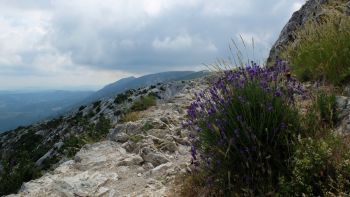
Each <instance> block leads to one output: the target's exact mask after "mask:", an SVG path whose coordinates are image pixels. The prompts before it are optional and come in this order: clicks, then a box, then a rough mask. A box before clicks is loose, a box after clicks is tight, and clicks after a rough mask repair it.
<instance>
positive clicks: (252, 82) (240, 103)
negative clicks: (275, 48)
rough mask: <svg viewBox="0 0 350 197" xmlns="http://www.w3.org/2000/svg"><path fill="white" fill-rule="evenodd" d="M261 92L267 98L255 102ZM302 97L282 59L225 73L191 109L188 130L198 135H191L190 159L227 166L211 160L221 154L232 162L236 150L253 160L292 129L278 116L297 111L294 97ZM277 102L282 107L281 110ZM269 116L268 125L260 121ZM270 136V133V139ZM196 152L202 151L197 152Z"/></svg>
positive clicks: (301, 88)
mask: <svg viewBox="0 0 350 197" xmlns="http://www.w3.org/2000/svg"><path fill="white" fill-rule="evenodd" d="M249 88H250V89H249ZM254 88H255V89H254ZM247 89H249V91H250V92H249V91H246V90H247ZM259 91H261V92H262V95H263V96H262V97H264V98H254V95H257V93H256V92H259ZM250 93H251V94H250ZM304 94H305V91H304V89H303V87H302V86H301V84H300V83H299V82H297V80H296V79H295V78H294V77H292V76H291V74H290V70H289V67H288V64H287V62H285V61H281V60H278V61H277V62H276V63H275V64H274V65H273V66H271V67H262V66H259V65H257V64H256V63H254V62H251V63H250V64H248V65H246V66H245V67H239V68H236V69H233V70H225V71H223V72H222V74H221V77H219V78H218V79H217V80H216V81H214V83H213V85H212V86H211V87H210V88H208V89H207V90H204V91H203V92H200V93H199V94H197V95H196V100H195V101H194V102H192V103H191V105H190V106H189V108H188V111H187V112H188V121H187V123H186V126H189V127H191V128H193V129H194V130H195V131H197V134H198V135H194V136H192V144H193V145H192V148H191V155H192V159H193V160H196V159H198V157H197V156H196V155H197V154H198V153H200V154H201V157H200V158H204V160H205V162H204V163H207V164H213V163H216V164H218V163H223V161H220V160H219V161H216V162H211V161H212V160H213V159H216V160H217V157H219V156H218V155H221V156H222V155H224V156H225V157H229V156H228V155H229V154H230V152H233V151H232V150H233V149H234V150H236V153H237V154H242V157H244V158H245V159H248V158H250V157H253V154H252V152H254V151H257V150H258V148H259V147H258V146H260V145H261V144H263V143H273V141H274V140H277V139H278V135H276V133H278V132H282V131H284V130H286V129H288V126H289V122H288V120H285V118H284V116H283V115H280V114H281V113H280V111H282V110H284V109H282V107H281V105H282V106H283V105H288V106H293V105H294V102H295V96H296V95H304ZM264 95H265V96H264ZM260 99H261V100H260ZM279 101H283V103H284V104H281V105H278V102H279ZM277 108H278V109H277ZM276 110H279V111H276ZM260 113H261V114H260ZM275 114H277V115H275ZM256 116H259V117H260V119H259V118H255V117H256ZM265 116H266V122H262V118H261V117H265ZM275 117H277V118H275ZM263 121H265V120H263ZM265 130H266V132H265ZM267 131H268V132H272V134H271V135H270V134H268V135H267V137H266V136H265V133H267ZM259 140H260V141H261V142H260V141H259ZM203 141H206V142H205V143H204V142H203ZM246 141H249V142H253V143H252V144H246ZM265 141H266V142H265ZM213 143H214V145H213ZM212 145H213V146H215V147H211V146H212ZM198 148H199V149H201V150H200V151H197V149H198ZM220 165H222V164H220Z"/></svg>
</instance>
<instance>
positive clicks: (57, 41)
mask: <svg viewBox="0 0 350 197" xmlns="http://www.w3.org/2000/svg"><path fill="white" fill-rule="evenodd" d="M304 2H305V0H282V1H281V0H268V1H253V0H244V1H243V0H237V1H229V0H220V1H216V2H213V1H209V0H204V1H200V0H187V1H185V0H179V1H176V2H175V1H171V0H141V1H136V0H131V1H130V0H106V1H103V2H101V1H97V0H88V1H86V0H74V1H72V0H51V1H47V0H26V1H22V0H0V12H1V14H0V29H1V33H0V90H1V91H4V90H6V91H9V90H25V91H27V90H51V89H54V90H97V89H99V88H101V87H103V86H105V85H107V84H109V83H112V82H114V81H117V80H119V79H121V78H124V77H129V76H141V75H145V74H150V73H158V72H163V71H174V70H193V71H198V70H204V69H205V67H204V66H203V64H211V63H213V62H215V61H216V59H217V58H227V57H228V56H229V50H228V45H229V42H230V40H231V39H236V40H240V38H239V36H240V35H241V36H242V37H243V39H245V41H246V42H248V43H249V42H250V41H251V39H252V37H253V38H254V40H255V46H256V50H255V52H256V54H257V57H258V58H259V59H262V58H264V57H266V56H267V53H268V51H269V49H270V47H271V46H272V44H273V43H274V42H275V40H276V39H277V36H278V34H279V33H280V31H281V29H282V28H283V25H284V24H285V23H286V22H287V20H288V19H289V18H290V16H291V14H292V13H293V12H294V11H296V10H297V9H299V8H300V6H301V5H302V4H303V3H304ZM262 10H263V11H264V12H262Z"/></svg>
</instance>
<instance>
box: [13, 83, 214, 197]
mask: <svg viewBox="0 0 350 197" xmlns="http://www.w3.org/2000/svg"><path fill="white" fill-rule="evenodd" d="M180 84H181V85H179V84H173V87H170V86H169V87H168V88H167V89H168V90H169V91H168V92H167V93H165V95H166V97H167V98H166V99H161V100H159V103H158V104H157V106H154V107H151V108H149V109H147V110H146V111H144V112H143V113H142V114H143V116H142V117H141V118H140V119H139V120H137V121H135V122H126V123H118V124H115V125H114V128H112V129H110V132H109V134H108V135H107V139H106V140H105V141H102V142H98V143H94V144H88V145H85V146H84V147H83V148H82V149H81V150H80V151H79V152H78V153H77V154H76V155H75V157H74V160H68V161H66V162H64V163H62V164H60V165H59V166H58V167H57V168H56V169H55V170H53V171H52V172H48V173H46V174H45V175H44V176H42V177H41V178H39V179H36V180H32V181H30V182H27V183H25V184H23V185H22V188H21V190H20V191H19V193H18V194H13V195H10V196H12V197H15V196H28V197H40V196H52V197H54V196H67V197H70V196H71V197H75V196H108V197H113V196H166V195H167V193H168V192H169V191H168V188H169V185H170V184H172V181H173V180H174V177H175V175H176V174H178V173H180V172H186V168H187V167H188V166H189V165H190V157H191V156H190V154H189V151H190V146H189V141H188V135H189V132H190V131H188V130H186V129H183V128H182V122H183V121H184V120H185V117H184V116H185V114H186V108H187V107H188V105H189V103H190V102H191V101H192V100H193V99H194V93H195V92H199V91H200V90H203V89H204V88H206V86H207V85H206V80H205V79H198V80H195V81H190V82H186V83H181V82H180Z"/></svg>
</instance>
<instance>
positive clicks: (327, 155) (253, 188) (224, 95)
mask: <svg viewBox="0 0 350 197" xmlns="http://www.w3.org/2000/svg"><path fill="white" fill-rule="evenodd" d="M344 3H345V1H330V2H329V3H326V4H325V5H324V6H329V8H328V10H329V11H330V13H327V14H326V15H324V16H323V17H320V18H318V20H310V21H309V22H307V24H306V25H305V26H304V27H303V28H301V29H299V30H298V31H296V33H295V38H296V39H295V40H293V42H290V43H288V45H286V46H285V47H284V48H283V50H282V51H281V54H282V57H283V58H285V59H286V60H288V61H282V60H277V61H276V63H275V64H273V65H271V66H269V67H264V66H259V65H257V64H255V63H253V62H252V63H249V64H247V65H242V66H239V67H238V68H237V69H234V70H228V71H223V72H222V74H221V77H220V78H219V79H217V80H216V81H215V82H213V83H212V85H211V87H209V88H208V89H207V90H204V91H203V92H202V93H200V94H198V95H197V99H196V100H195V101H194V102H193V103H192V104H191V105H190V107H189V109H188V122H187V124H186V127H189V128H192V129H193V130H196V131H197V132H196V134H194V135H193V136H192V141H191V142H192V149H191V155H192V163H193V166H194V172H193V173H192V174H191V175H187V176H185V177H184V178H183V179H184V180H182V181H180V185H181V189H180V191H179V192H181V194H182V196H348V195H350V153H349V148H350V147H349V146H350V145H349V139H350V138H349V133H348V130H342V132H336V131H338V129H337V126H338V125H339V123H340V121H341V120H340V118H339V117H343V116H340V115H339V111H338V109H339V100H341V98H344V97H339V96H337V95H336V94H338V93H339V91H338V90H337V89H339V88H338V87H345V86H347V85H348V84H347V82H348V80H349V75H350V72H349V71H350V64H349V63H350V59H349V58H350V20H349V17H348V16H345V15H344V14H339V13H338V11H337V9H340V8H342V7H341V5H343V4H344ZM333 11H334V12H333ZM288 62H289V63H288ZM302 82H303V83H302ZM320 82H321V83H320ZM313 83H316V85H311V84H313ZM345 98H347V97H345ZM348 113H349V112H348Z"/></svg>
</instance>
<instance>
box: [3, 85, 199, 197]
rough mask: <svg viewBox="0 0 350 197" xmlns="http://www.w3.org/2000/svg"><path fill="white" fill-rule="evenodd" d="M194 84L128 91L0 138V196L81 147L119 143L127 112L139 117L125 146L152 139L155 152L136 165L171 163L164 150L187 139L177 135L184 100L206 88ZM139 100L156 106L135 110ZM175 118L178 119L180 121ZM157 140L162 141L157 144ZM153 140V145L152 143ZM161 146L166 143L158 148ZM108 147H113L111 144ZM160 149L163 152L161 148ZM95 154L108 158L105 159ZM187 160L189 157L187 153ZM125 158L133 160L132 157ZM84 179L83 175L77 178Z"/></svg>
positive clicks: (68, 158) (68, 156) (52, 166)
mask: <svg viewBox="0 0 350 197" xmlns="http://www.w3.org/2000/svg"><path fill="white" fill-rule="evenodd" d="M198 80H201V79H198ZM198 80H196V82H192V81H173V82H168V83H158V84H156V85H152V86H148V87H145V88H140V89H139V90H128V91H125V92H124V93H121V94H118V95H117V96H116V97H115V98H110V99H104V100H102V101H96V102H94V103H92V104H91V105H88V106H82V107H80V108H79V109H77V110H74V111H72V112H71V113H69V114H67V115H65V116H62V117H59V118H56V119H53V120H50V121H46V122H43V123H40V124H35V125H31V126H28V127H22V128H18V129H16V130H13V131H8V132H5V133H2V134H0V159H1V163H0V182H1V183H2V184H0V195H4V194H9V193H13V192H16V190H17V189H18V188H19V187H20V186H21V184H22V182H27V181H30V180H32V179H36V178H38V177H40V176H41V175H42V173H45V172H47V171H50V170H52V169H55V168H56V167H57V166H58V165H60V164H62V165H65V164H63V163H64V162H66V161H70V160H71V159H72V158H74V156H75V154H76V153H77V152H78V151H79V150H80V149H81V148H82V147H85V146H84V145H85V144H90V143H95V142H99V141H101V140H105V139H106V137H107V136H110V137H109V138H108V139H109V140H111V141H117V142H118V141H119V140H120V139H119V137H116V135H118V134H119V132H120V129H123V127H128V128H129V126H130V123H127V122H125V117H126V116H128V114H130V113H131V114H132V113H136V114H138V117H139V118H140V119H139V121H138V120H137V121H136V122H137V123H136V124H137V126H136V127H134V126H132V125H131V126H130V129H132V132H136V133H128V132H127V133H126V134H127V135H129V138H128V139H129V140H127V141H128V143H129V144H130V143H131V144H130V145H131V146H135V145H137V144H138V142H140V140H141V141H142V139H145V140H146V139H147V140H146V141H149V140H151V141H152V143H155V144H153V145H152V147H153V146H154V148H156V149H152V150H150V151H151V152H153V151H155V152H154V154H150V155H148V153H150V152H148V153H147V154H146V153H144V154H146V156H145V155H139V156H138V157H137V158H140V157H142V158H143V161H144V162H141V163H142V164H145V163H147V162H148V163H152V165H153V167H150V169H148V170H151V169H155V168H156V167H157V166H158V165H160V164H163V163H164V161H168V160H169V161H170V160H172V159H174V158H175V155H173V154H174V152H173V151H171V154H169V153H167V151H169V148H175V147H179V146H180V145H179V144H181V143H185V144H187V145H188V143H186V140H184V139H183V138H184V137H185V136H186V135H187V134H186V133H183V132H182V131H181V121H182V120H183V118H181V117H183V115H184V114H185V113H186V110H185V108H186V106H187V105H188V103H189V102H188V99H192V97H191V96H192V93H194V92H195V91H198V90H200V89H201V87H203V86H204V85H205V82H204V81H198ZM183 97H185V98H186V99H187V100H186V99H185V101H181V103H179V102H180V100H181V99H184V98H183ZM142 98H152V99H157V103H158V105H157V106H156V107H155V108H154V107H151V108H150V109H149V110H150V111H149V110H147V111H138V110H140V108H139V107H134V106H135V105H136V103H138V105H140V100H142ZM174 102H176V103H174ZM141 104H142V103H141ZM142 105H143V104H142ZM163 105H164V106H163ZM158 106H159V107H160V108H158ZM142 109H143V108H142ZM156 109H157V111H158V112H157V113H156V114H155V111H153V110H156ZM135 110H136V111H135ZM180 114H181V116H180V117H179V115H180ZM164 117H168V118H164ZM174 129H175V130H176V131H177V133H178V132H180V134H181V133H182V134H181V138H179V137H178V136H174ZM148 131H149V132H150V133H149V134H147V133H145V132H148ZM152 133H153V134H152ZM162 133H163V134H164V135H163V134H162ZM146 134H147V135H146ZM167 134H169V135H170V136H169V135H167ZM143 135H146V136H143ZM176 135H179V134H176ZM113 136H114V137H113ZM152 136H153V137H152ZM166 136H168V137H166ZM171 136H174V137H175V138H176V139H177V138H179V139H177V140H179V142H176V144H174V143H171V144H168V142H172V141H173V140H174V139H175V138H174V139H173V138H171V140H170V138H169V137H171ZM117 138H118V139H117ZM122 138H123V137H122ZM124 139H125V138H124ZM157 139H161V140H160V141H157ZM153 140H155V141H154V142H153ZM169 140H170V141H169ZM162 142H164V143H165V144H163V145H161V144H162ZM108 143H109V142H108ZM111 143H112V142H111ZM113 143H114V144H115V142H113ZM113 143H112V144H113ZM135 143H136V144H135ZM158 143H160V144H158ZM102 144H103V143H102ZM160 145H161V146H160ZM187 145H186V146H187ZM113 146H114V145H113ZM117 146H118V149H119V148H120V149H121V148H122V147H121V145H120V144H118V145H117ZM125 146H126V144H125ZM128 146H129V145H128ZM137 146H138V145H137ZM163 146H164V148H161V147H163ZM168 146H169V147H168ZM123 149H125V150H127V151H129V152H128V153H127V154H126V153H123V154H122V155H120V156H123V157H124V156H125V157H129V156H130V157H131V156H135V154H136V153H135V152H134V153H132V152H133V151H131V149H129V148H127V147H123ZM123 149H121V150H123ZM94 150H95V149H94ZM101 151H102V150H101ZM130 151H131V152H130ZM103 152H104V151H102V152H101V153H100V154H102V153H103ZM185 152H186V151H185ZM100 156H102V157H108V155H100ZM186 156H188V154H187V152H186ZM97 157H99V156H97V155H92V157H91V158H97ZM165 158H166V159H165ZM120 159H122V158H118V157H116V158H113V161H115V162H117V161H118V162H119V160H120ZM129 159H131V160H132V161H133V159H132V158H129ZM129 159H128V160H127V161H128V162H130V161H129ZM153 160H156V161H153ZM128 162H127V163H128ZM159 162H160V163H159ZM68 163H69V162H68ZM103 165H107V164H103ZM147 165H148V164H147ZM149 166H151V165H149ZM101 167H103V166H101ZM139 167H141V166H139ZM173 167H175V165H174V166H173ZM132 169H134V168H132ZM144 169H146V167H145V168H144ZM86 170H87V168H86ZM133 172H134V171H133ZM54 173H55V172H54ZM74 173H75V172H74ZM79 173H80V172H79ZM82 173H83V172H82ZM88 174H89V173H88ZM85 175H86V173H84V174H83V175H82V176H85ZM95 175H96V174H95ZM64 176H66V175H64ZM67 176H68V175H67ZM69 176H70V175H69ZM93 176H94V175H93ZM79 177H80V176H79ZM87 178H89V177H87ZM90 178H94V177H90ZM95 178H96V177H95ZM68 179H69V178H68ZM57 181H58V180H57ZM34 182H35V181H34ZM69 184H70V183H69ZM42 187H44V186H43V185H42ZM62 187H63V185H62ZM73 187H75V186H73ZM24 188H26V187H23V190H24ZM23 192H24V191H23ZM36 194H39V193H36ZM71 194H72V193H71ZM25 195H26V194H25ZM91 195H94V194H91ZM33 196H35V195H33ZM36 196H37V195H36ZM39 196H40V195H39Z"/></svg>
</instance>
